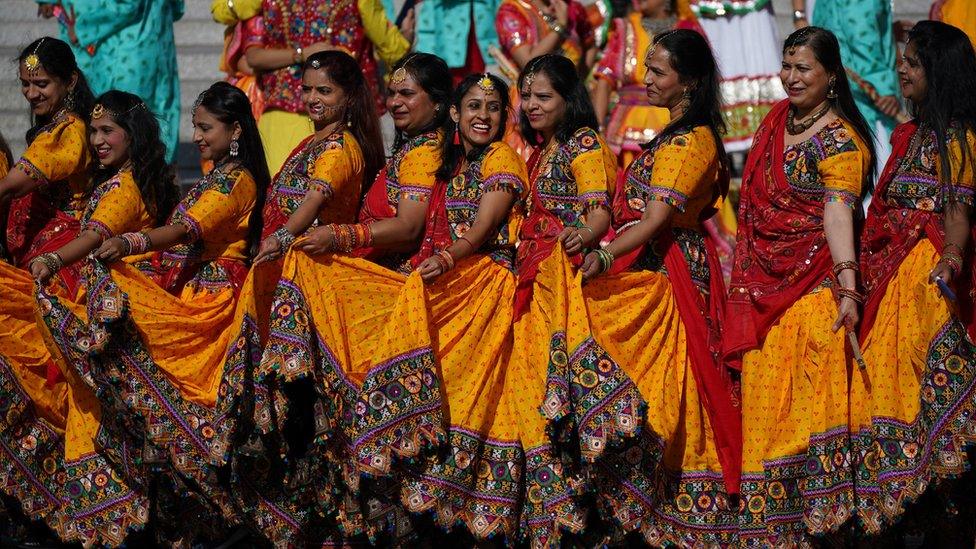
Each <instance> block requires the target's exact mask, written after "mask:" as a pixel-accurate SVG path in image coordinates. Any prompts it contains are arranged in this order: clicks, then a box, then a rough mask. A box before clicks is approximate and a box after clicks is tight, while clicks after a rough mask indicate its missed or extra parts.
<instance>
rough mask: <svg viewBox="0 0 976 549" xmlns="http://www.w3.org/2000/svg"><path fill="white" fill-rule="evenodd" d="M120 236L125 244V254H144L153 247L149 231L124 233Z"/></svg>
mask: <svg viewBox="0 0 976 549" xmlns="http://www.w3.org/2000/svg"><path fill="white" fill-rule="evenodd" d="M119 238H120V239H121V240H122V243H123V244H125V254H124V255H138V254H144V253H146V252H148V251H149V249H150V248H151V247H152V240H151V239H150V238H149V234H147V233H123V234H120V235H119Z"/></svg>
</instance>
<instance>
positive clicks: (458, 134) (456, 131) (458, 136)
mask: <svg viewBox="0 0 976 549" xmlns="http://www.w3.org/2000/svg"><path fill="white" fill-rule="evenodd" d="M454 144H455V145H460V144H461V128H459V127H457V126H454Z"/></svg>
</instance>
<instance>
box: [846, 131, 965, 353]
mask: <svg viewBox="0 0 976 549" xmlns="http://www.w3.org/2000/svg"><path fill="white" fill-rule="evenodd" d="M918 128H919V126H918V124H917V123H916V122H914V121H912V122H906V123H904V124H901V125H899V126H898V127H897V128H895V131H894V132H893V133H892V135H891V156H890V157H888V163H887V164H886V165H885V169H884V172H883V173H882V174H881V179H879V180H878V187H877V189H876V191H875V193H874V199H873V200H871V206H870V207H869V208H868V218H867V221H866V223H865V226H864V233H863V235H862V237H861V276H862V277H863V279H864V286H865V289H866V291H867V292H868V300H867V303H865V305H864V315H863V317H862V319H861V326H860V334H861V340H862V341H863V340H864V338H866V337H867V334H868V333H869V332H870V331H871V327H872V326H874V321H875V320H876V319H877V316H878V308H879V306H880V305H881V300H882V299H883V298H884V295H885V291H886V290H887V288H888V284H889V283H890V282H891V280H892V279H893V278H894V277H895V273H897V272H898V267H899V266H900V265H901V264H902V262H903V261H904V260H905V258H906V257H907V256H908V254H909V252H911V251H912V249H913V248H915V245H916V244H918V242H919V240H921V239H922V238H928V239H929V240H930V241H931V242H932V245H933V246H934V247H935V249H936V250H942V248H943V246H945V230H944V227H943V220H944V217H943V215H942V214H939V213H936V212H933V211H926V210H916V209H912V208H899V207H898V206H894V205H890V204H888V203H887V202H886V201H885V195H886V194H887V191H888V186H889V185H890V184H891V181H892V179H894V177H895V175H896V174H897V173H898V167H899V166H901V163H902V159H903V158H904V157H905V155H906V154H908V152H909V150H908V149H909V147H910V145H911V141H912V137H913V136H914V135H915V133H916V132H917V131H918ZM974 243H976V227H974V228H973V229H972V234H971V235H970V240H969V245H968V246H967V250H966V253H965V254H963V255H965V257H964V263H963V267H962V270H961V271H960V273H961V276H960V277H959V278H958V279H957V280H956V290H957V291H956V296H957V299H958V301H957V304H958V313H959V317H960V320H962V322H963V324H965V326H966V329H967V331H968V332H969V335H970V337H971V338H974V339H976V319H974V314H973V311H974V305H973V302H974V296H973V288H976V269H974V268H973V267H974V266H973V264H972V260H973V247H974ZM940 253H941V252H940ZM966 273H968V276H967V275H966Z"/></svg>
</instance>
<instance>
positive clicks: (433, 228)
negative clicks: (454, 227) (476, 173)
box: [410, 166, 460, 269]
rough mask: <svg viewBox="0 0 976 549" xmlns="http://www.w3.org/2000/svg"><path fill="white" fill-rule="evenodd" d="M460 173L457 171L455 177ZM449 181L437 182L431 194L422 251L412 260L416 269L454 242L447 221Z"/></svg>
mask: <svg viewBox="0 0 976 549" xmlns="http://www.w3.org/2000/svg"><path fill="white" fill-rule="evenodd" d="M459 171H460V166H458V170H455V175H457V173H458V172H459ZM447 185H448V182H447V181H441V180H440V179H438V180H437V183H436V184H434V191H433V193H431V197H430V203H429V204H428V205H427V223H426V226H425V228H424V238H423V240H421V241H420V249H419V250H418V251H417V253H416V255H414V256H413V257H412V258H410V264H411V265H412V266H413V268H414V269H416V268H417V267H419V266H420V264H421V263H423V262H424V260H425V259H427V258H428V257H430V256H432V255H434V252H435V251H436V250H443V249H444V248H447V247H448V246H450V245H451V243H452V242H454V238H453V237H452V236H451V225H450V221H448V219H447Z"/></svg>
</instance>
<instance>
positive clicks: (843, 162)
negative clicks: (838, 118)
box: [817, 121, 871, 196]
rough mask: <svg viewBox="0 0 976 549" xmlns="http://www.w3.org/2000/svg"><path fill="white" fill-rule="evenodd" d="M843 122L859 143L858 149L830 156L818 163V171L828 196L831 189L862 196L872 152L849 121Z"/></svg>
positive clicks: (851, 135)
mask: <svg viewBox="0 0 976 549" xmlns="http://www.w3.org/2000/svg"><path fill="white" fill-rule="evenodd" d="M843 124H844V130H846V132H847V133H848V134H849V136H850V138H851V139H853V140H854V143H855V144H856V145H857V150H856V151H848V152H842V153H839V154H835V155H831V156H828V157H827V158H825V159H823V160H821V161H820V162H819V163H817V171H818V173H819V174H820V177H821V180H822V181H823V185H824V190H825V192H826V194H827V195H828V196H829V195H830V194H831V191H834V192H842V193H845V192H846V193H850V194H852V195H854V196H861V190H862V186H863V184H864V176H865V175H866V174H867V171H868V166H870V163H871V154H870V153H869V152H868V148H867V145H866V144H865V143H864V141H863V140H861V138H860V137H859V136H858V135H857V133H856V132H855V131H854V128H853V127H851V125H850V124H848V123H847V121H843ZM840 137H841V135H838V138H840Z"/></svg>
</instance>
